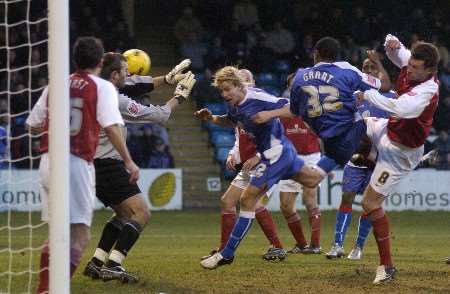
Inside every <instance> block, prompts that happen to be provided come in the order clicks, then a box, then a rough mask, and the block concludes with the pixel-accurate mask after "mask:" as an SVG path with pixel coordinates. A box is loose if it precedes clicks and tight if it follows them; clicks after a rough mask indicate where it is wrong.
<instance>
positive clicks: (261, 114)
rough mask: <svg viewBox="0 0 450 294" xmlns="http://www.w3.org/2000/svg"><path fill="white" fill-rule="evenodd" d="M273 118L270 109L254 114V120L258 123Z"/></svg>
mask: <svg viewBox="0 0 450 294" xmlns="http://www.w3.org/2000/svg"><path fill="white" fill-rule="evenodd" d="M271 119H272V115H271V114H270V112H269V111H260V112H258V113H257V114H255V115H254V116H253V122H255V123H257V124H263V123H265V122H268V121H269V120H271Z"/></svg>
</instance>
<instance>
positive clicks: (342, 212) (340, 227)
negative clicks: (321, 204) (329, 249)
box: [334, 205, 352, 246]
mask: <svg viewBox="0 0 450 294" xmlns="http://www.w3.org/2000/svg"><path fill="white" fill-rule="evenodd" d="M351 222H352V211H351V206H350V209H349V208H345V207H343V206H342V205H341V207H340V208H339V210H338V212H337V214H336V228H335V231H334V243H335V244H339V246H342V245H343V244H344V240H345V235H346V234H347V229H348V226H349V225H350V223H351Z"/></svg>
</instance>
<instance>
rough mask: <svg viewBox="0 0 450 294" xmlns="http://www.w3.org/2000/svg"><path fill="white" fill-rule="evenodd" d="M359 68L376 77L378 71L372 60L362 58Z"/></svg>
mask: <svg viewBox="0 0 450 294" xmlns="http://www.w3.org/2000/svg"><path fill="white" fill-rule="evenodd" d="M361 69H362V72H363V73H366V74H368V75H371V76H374V77H378V74H379V73H380V70H379V69H378V66H377V64H376V63H375V62H373V61H372V60H370V59H369V58H366V59H364V61H363V65H362V68H361Z"/></svg>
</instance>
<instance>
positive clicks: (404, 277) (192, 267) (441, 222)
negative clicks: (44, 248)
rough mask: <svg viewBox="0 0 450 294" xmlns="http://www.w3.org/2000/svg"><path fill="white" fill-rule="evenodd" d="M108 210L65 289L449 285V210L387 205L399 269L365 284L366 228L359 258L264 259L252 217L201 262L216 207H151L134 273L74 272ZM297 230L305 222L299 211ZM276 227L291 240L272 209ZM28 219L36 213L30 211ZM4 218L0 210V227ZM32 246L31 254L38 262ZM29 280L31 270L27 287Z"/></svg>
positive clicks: (398, 289)
mask: <svg viewBox="0 0 450 294" xmlns="http://www.w3.org/2000/svg"><path fill="white" fill-rule="evenodd" d="M110 214H111V212H109V211H106V210H104V211H98V212H96V214H95V220H94V223H93V227H92V240H91V243H90V246H89V248H88V249H87V251H86V252H85V254H84V256H83V260H82V262H81V265H80V267H79V269H78V270H77V272H76V274H75V276H74V278H73V280H72V286H71V287H72V288H71V289H72V291H71V293H108V294H113V293H133V294H140V293H333V294H334V293H351V294H354V293H380V292H385V293H450V265H446V264H445V263H444V262H443V258H444V257H446V256H450V218H449V213H448V212H390V213H388V214H389V217H390V223H391V233H392V248H393V258H394V263H395V265H396V266H397V268H398V270H399V273H398V276H397V280H396V281H395V282H394V283H391V284H389V285H385V286H373V285H372V280H373V278H374V275H375V268H376V266H377V263H378V254H377V249H376V244H375V242H374V239H373V236H372V235H370V236H369V240H368V242H367V245H366V248H365V251H364V256H363V259H362V260H361V261H350V260H347V259H340V260H332V261H330V260H327V259H326V258H325V256H324V255H323V254H322V255H315V256H311V255H308V256H307V255H289V256H288V257H287V259H286V260H285V261H284V262H267V261H264V260H263V259H262V258H261V254H262V253H263V252H265V250H266V249H267V245H268V244H267V241H266V240H265V238H264V236H263V234H262V232H261V230H260V229H259V227H258V224H257V223H256V222H255V223H254V224H253V228H252V229H251V230H250V232H249V234H248V236H247V238H246V239H245V240H244V241H243V242H242V243H241V246H240V248H239V249H238V252H237V255H236V258H235V262H234V263H233V264H232V265H229V266H224V267H221V268H219V269H217V270H213V271H210V270H204V269H202V268H201V267H200V265H199V258H200V257H201V256H202V255H205V254H207V253H208V252H209V251H210V250H211V249H212V248H213V247H215V246H217V245H218V240H219V213H218V212H217V211H183V212H153V215H152V218H151V220H150V224H149V225H148V226H147V227H146V228H145V231H144V232H143V234H142V235H141V237H140V239H139V240H138V242H137V243H136V245H135V247H134V248H133V250H132V251H131V252H130V254H129V256H128V258H127V259H126V263H125V267H126V268H127V269H128V270H130V271H132V272H134V273H136V274H137V275H138V276H139V277H140V279H141V281H140V282H139V283H138V284H136V285H123V284H121V283H119V282H116V281H111V282H107V283H104V282H101V281H93V280H90V279H88V278H86V277H84V276H83V275H82V274H81V272H82V270H83V268H84V266H85V264H86V262H87V261H88V259H89V258H90V257H91V254H92V253H93V251H94V248H95V245H96V243H97V241H98V238H99V234H100V232H101V229H102V225H103V224H104V222H105V221H106V220H107V219H108V217H109V216H110ZM301 214H302V216H304V218H303V224H304V227H305V231H308V224H307V221H306V219H307V218H306V215H305V213H304V211H302V212H301ZM274 218H275V221H276V223H277V225H278V231H279V234H280V236H281V239H282V241H283V243H284V245H285V247H286V248H289V247H291V246H292V245H293V244H294V240H293V238H292V237H291V235H290V234H289V231H288V229H287V226H286V224H285V222H284V219H283V218H282V216H281V215H280V214H279V213H275V214H274ZM334 218H335V212H332V211H330V212H323V214H322V249H323V250H325V251H326V250H328V249H329V247H330V244H331V242H332V239H333V231H334ZM357 218H358V213H357V212H356V213H354V219H353V223H352V226H351V228H350V229H349V232H348V234H347V240H346V243H345V249H346V251H347V252H348V250H349V249H350V248H351V246H352V245H353V241H354V238H355V233H356V226H357ZM9 219H10V221H11V222H10V225H14V226H16V225H20V224H23V223H26V222H28V214H27V213H12V214H11V217H10V218H9ZM32 219H33V221H34V223H37V222H38V219H39V215H38V214H37V213H36V214H33V215H32ZM7 224H8V214H7V213H1V214H0V227H2V226H4V225H7ZM28 236H29V234H28V231H27V230H18V231H13V232H11V236H10V235H9V232H8V231H6V230H2V231H0V272H5V271H7V270H8V264H9V262H8V260H9V258H10V255H9V253H8V252H5V251H2V250H4V249H5V247H8V246H9V240H11V241H12V243H11V246H12V248H21V247H25V246H28V244H29V237H28ZM45 237H46V227H42V228H40V229H37V230H34V231H33V246H37V245H39V244H40V242H42V241H43V240H44V239H45ZM12 258H13V261H14V263H13V268H12V269H13V271H22V270H26V269H27V268H28V263H29V261H30V253H29V252H28V251H26V252H17V253H14V254H13V255H12ZM38 259H39V256H38V252H36V253H35V254H34V255H33V256H32V258H31V260H32V262H33V268H34V269H35V270H36V269H37V267H38ZM8 281H9V279H8V276H0V293H4V292H5V291H6V289H7V285H8ZM35 284H36V276H33V279H32V282H31V285H32V292H33V291H34V287H35ZM27 285H28V276H26V275H25V276H20V277H14V278H13V279H12V284H11V289H12V293H23V292H26V291H27Z"/></svg>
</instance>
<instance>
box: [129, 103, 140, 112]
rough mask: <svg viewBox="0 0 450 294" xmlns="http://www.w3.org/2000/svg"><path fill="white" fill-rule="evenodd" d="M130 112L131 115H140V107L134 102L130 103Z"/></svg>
mask: <svg viewBox="0 0 450 294" xmlns="http://www.w3.org/2000/svg"><path fill="white" fill-rule="evenodd" d="M128 111H129V112H130V113H131V114H138V112H139V106H138V105H137V104H136V103H134V102H130V104H128Z"/></svg>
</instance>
